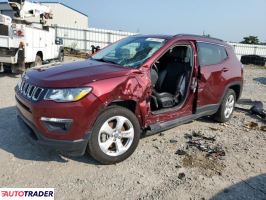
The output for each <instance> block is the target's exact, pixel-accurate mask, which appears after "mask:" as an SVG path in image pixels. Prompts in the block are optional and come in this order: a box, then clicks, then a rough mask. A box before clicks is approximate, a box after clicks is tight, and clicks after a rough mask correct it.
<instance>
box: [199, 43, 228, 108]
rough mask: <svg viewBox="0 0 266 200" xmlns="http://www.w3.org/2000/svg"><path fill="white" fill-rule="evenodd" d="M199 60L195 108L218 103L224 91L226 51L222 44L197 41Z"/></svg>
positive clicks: (226, 72) (226, 70)
mask: <svg viewBox="0 0 266 200" xmlns="http://www.w3.org/2000/svg"><path fill="white" fill-rule="evenodd" d="M197 49H198V60H199V81H198V82H199V84H198V99H197V108H200V107H203V106H207V105H212V104H218V103H219V101H220V99H221V96H222V95H223V92H224V85H225V84H226V74H228V69H227V68H226V65H225V63H226V62H227V53H226V50H225V48H224V47H223V46H221V45H217V44H210V43H203V42H199V43H197Z"/></svg>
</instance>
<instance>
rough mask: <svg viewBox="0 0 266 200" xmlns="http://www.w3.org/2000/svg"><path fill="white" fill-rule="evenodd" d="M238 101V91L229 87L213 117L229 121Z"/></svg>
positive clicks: (219, 120) (218, 120)
mask: <svg viewBox="0 0 266 200" xmlns="http://www.w3.org/2000/svg"><path fill="white" fill-rule="evenodd" d="M235 103H236V93H235V91H234V90H232V89H229V90H228V91H227V92H226V94H225V96H224V98H223V101H222V103H221V105H220V108H219V110H218V111H217V112H216V113H215V114H214V116H213V118H214V119H215V120H216V121H217V122H220V123H225V122H227V121H229V120H230V119H231V117H232V114H233V112H234V108H235Z"/></svg>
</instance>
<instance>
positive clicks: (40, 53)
mask: <svg viewBox="0 0 266 200" xmlns="http://www.w3.org/2000/svg"><path fill="white" fill-rule="evenodd" d="M36 56H40V57H41V59H42V61H43V52H42V51H37V53H36Z"/></svg>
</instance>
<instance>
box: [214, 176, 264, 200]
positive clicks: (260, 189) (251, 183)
mask: <svg viewBox="0 0 266 200" xmlns="http://www.w3.org/2000/svg"><path fill="white" fill-rule="evenodd" d="M242 199H245V200H265V199H266V174H261V175H259V176H255V177H252V178H249V179H247V180H242V181H241V182H239V183H237V184H234V185H232V186H230V187H228V188H226V189H224V190H223V191H221V192H219V193H218V194H216V195H215V196H213V197H212V198H211V200H242Z"/></svg>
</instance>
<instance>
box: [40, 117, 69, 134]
mask: <svg viewBox="0 0 266 200" xmlns="http://www.w3.org/2000/svg"><path fill="white" fill-rule="evenodd" d="M41 121H42V123H43V124H44V126H45V127H46V128H47V129H48V130H49V131H51V132H66V131H68V130H69V129H70V128H71V125H72V123H73V120H72V119H59V118H47V117H42V118H41Z"/></svg>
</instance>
